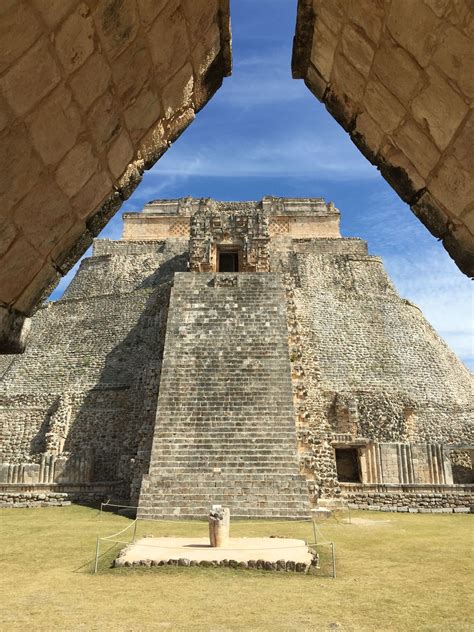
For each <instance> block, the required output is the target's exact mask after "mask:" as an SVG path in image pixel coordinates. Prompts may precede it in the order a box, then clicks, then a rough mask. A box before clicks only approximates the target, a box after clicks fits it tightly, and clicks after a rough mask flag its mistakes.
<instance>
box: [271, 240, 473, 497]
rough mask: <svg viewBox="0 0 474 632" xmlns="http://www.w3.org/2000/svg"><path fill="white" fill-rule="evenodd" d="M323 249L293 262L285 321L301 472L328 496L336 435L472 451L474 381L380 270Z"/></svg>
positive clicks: (375, 263)
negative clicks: (462, 446)
mask: <svg viewBox="0 0 474 632" xmlns="http://www.w3.org/2000/svg"><path fill="white" fill-rule="evenodd" d="M323 243H324V245H325V251H319V252H318V250H319V248H320V244H319V243H318V242H317V241H315V242H314V251H313V252H311V246H312V245H313V243H312V242H310V243H309V244H308V245H307V246H306V252H300V253H294V254H293V255H292V257H291V260H290V265H289V270H290V273H289V274H288V275H287V288H288V318H289V328H290V358H291V359H292V371H293V374H294V376H295V404H296V414H297V424H298V426H299V439H300V446H301V450H302V464H303V467H304V468H305V469H306V471H307V474H309V475H311V472H315V474H316V476H315V489H318V490H319V493H322V494H323V495H332V494H334V493H335V492H337V488H338V484H337V477H336V471H335V462H334V453H333V447H332V445H331V444H332V442H333V441H334V439H335V437H337V434H338V433H341V434H342V435H343V436H345V437H346V441H347V442H348V444H349V443H350V441H351V440H354V439H357V438H365V440H366V441H367V440H370V441H375V442H378V443H381V444H390V443H393V442H402V443H403V442H407V443H411V444H427V443H433V444H447V445H456V444H463V443H465V444H469V442H472V437H473V426H472V422H473V418H474V415H473V401H472V377H471V374H470V373H469V371H468V370H467V369H466V368H465V367H464V365H463V364H462V363H461V362H460V361H459V360H458V358H457V357H456V356H455V355H454V354H453V353H452V352H451V351H450V349H449V348H448V347H447V345H446V344H445V343H444V342H443V341H442V340H441V339H440V338H439V336H438V335H437V334H436V333H435V331H434V330H433V329H432V327H431V326H430V325H429V324H428V323H427V322H426V320H425V319H424V317H423V315H422V313H421V312H420V310H419V309H418V308H417V307H416V306H415V305H413V304H411V303H410V302H409V301H406V300H404V299H401V298H400V297H399V296H398V295H397V294H396V292H395V290H394V288H393V286H392V284H391V283H390V281H389V279H388V277H387V275H386V274H385V272H384V269H383V265H382V262H381V260H380V259H379V258H377V257H369V256H367V255H366V254H363V253H362V252H358V253H355V252H353V254H349V252H348V253H347V254H345V253H342V252H341V251H340V250H339V251H334V253H331V251H330V247H331V244H332V243H336V244H338V245H340V246H342V247H344V245H345V244H346V243H347V242H346V240H338V241H336V240H327V241H325V242H323ZM321 245H322V244H321ZM283 263H284V261H283ZM423 449H424V448H423ZM397 467H398V465H397ZM426 467H428V466H426ZM385 476H386V477H387V482H392V481H390V480H389V473H388V470H387V471H386V472H385ZM397 480H398V479H397ZM379 482H380V480H379ZM393 482H395V480H394V481H393ZM400 482H404V481H402V480H400ZM414 482H415V481H414ZM416 482H418V481H416ZM425 482H428V481H425ZM431 482H436V479H433V481H431ZM439 482H444V481H441V480H440V481H439Z"/></svg>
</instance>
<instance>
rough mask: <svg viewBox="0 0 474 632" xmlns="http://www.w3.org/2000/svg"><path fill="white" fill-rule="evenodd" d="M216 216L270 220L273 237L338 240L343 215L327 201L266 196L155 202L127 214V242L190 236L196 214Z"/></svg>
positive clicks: (125, 216) (125, 227)
mask: <svg viewBox="0 0 474 632" xmlns="http://www.w3.org/2000/svg"><path fill="white" fill-rule="evenodd" d="M198 212H199V213H208V214H212V215H214V216H215V217H217V216H218V215H222V216H223V217H228V216H230V215H234V216H236V217H244V216H254V215H255V214H258V213H261V214H262V215H263V216H265V217H266V218H268V232H269V236H270V237H274V236H277V235H287V236H288V237H291V238H306V239H317V238H325V237H326V238H338V237H340V236H341V234H340V231H339V218H340V213H339V211H338V209H337V208H336V207H335V206H334V204H333V203H332V202H326V201H325V200H324V199H323V198H280V197H273V196H265V197H264V198H262V200H260V201H258V202H255V201H245V202H225V201H224V202H221V201H216V200H212V199H210V198H192V197H185V198H179V199H174V200H154V201H152V202H149V203H148V204H146V205H145V208H144V209H143V211H142V212H141V213H124V214H123V223H124V229H123V237H122V238H123V239H124V240H131V241H134V240H155V239H166V238H167V237H189V236H190V224H191V218H192V217H193V216H194V215H195V214H196V213H198Z"/></svg>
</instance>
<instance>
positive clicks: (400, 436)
mask: <svg viewBox="0 0 474 632" xmlns="http://www.w3.org/2000/svg"><path fill="white" fill-rule="evenodd" d="M338 215H339V214H338V211H337V209H335V208H334V206H333V205H331V204H326V203H325V202H324V201H323V200H321V199H313V200H307V199H301V200H295V199H288V200H283V199H279V198H271V197H268V198H264V199H263V200H262V201H261V202H221V203H217V202H214V201H212V200H193V199H191V198H184V199H181V200H164V201H161V202H160V201H155V202H152V203H150V204H149V205H147V207H146V208H145V210H144V212H143V213H137V214H126V215H125V229H124V234H125V237H124V239H122V240H119V241H109V240H96V241H95V243H94V250H93V255H92V257H90V258H89V259H86V260H84V261H83V262H82V264H81V266H80V269H79V272H78V274H77V275H76V277H75V279H74V280H73V282H72V283H71V285H70V287H69V288H68V290H67V292H66V294H65V295H64V297H63V298H62V299H61V300H60V301H58V302H57V303H52V304H47V305H44V306H43V307H42V308H41V309H40V310H39V311H38V312H37V313H36V314H35V316H34V317H33V318H32V319H31V327H32V333H31V344H30V345H29V346H28V347H27V349H26V351H25V353H24V354H23V355H22V356H18V357H8V356H0V384H1V395H0V422H1V426H2V428H1V438H2V439H1V443H0V459H1V461H0V493H2V494H6V495H7V497H8V498H11V499H16V498H18V497H17V496H15V494H19V493H22V494H23V493H36V491H37V489H39V488H41V490H44V489H47V491H48V492H54V491H55V490H56V491H58V490H59V488H60V491H61V492H62V493H63V492H64V493H68V494H70V497H73V498H75V499H77V498H79V497H81V495H82V497H83V498H84V499H87V498H90V497H91V496H90V495H91V494H100V493H103V495H110V494H113V495H115V496H119V497H120V498H123V499H126V500H127V501H129V502H130V503H132V504H134V505H136V504H137V503H138V500H139V498H140V509H139V514H141V515H143V516H146V515H148V516H154V517H189V516H193V517H194V516H201V517H204V516H206V515H207V513H208V511H209V507H210V506H211V505H212V504H222V505H223V506H226V507H227V506H228V507H230V508H231V513H232V515H235V516H239V515H241V516H250V515H252V516H266V517H277V516H284V517H298V516H303V515H308V504H307V499H308V493H309V498H310V500H311V501H312V502H313V503H316V502H317V501H318V499H320V498H322V499H333V500H334V499H338V498H342V499H344V498H345V499H349V500H350V501H351V502H352V503H353V504H355V505H357V506H361V507H362V506H363V507H365V506H368V505H370V506H371V507H373V508H377V507H378V508H380V507H385V508H387V507H389V508H391V509H393V508H394V507H395V508H397V507H400V508H401V509H400V511H402V510H403V511H404V510H405V509H404V508H406V507H408V508H410V510H415V509H416V508H417V507H419V508H420V509H423V510H428V509H442V508H443V509H450V510H453V509H454V508H456V509H459V510H461V509H463V508H465V507H468V506H469V504H470V503H471V502H472V483H473V478H472V448H473V443H474V436H473V430H472V421H473V405H472V376H471V374H470V373H469V371H468V370H467V369H466V368H465V367H464V366H463V365H462V363H461V362H460V361H459V360H458V359H457V358H456V356H455V355H454V354H453V353H452V352H451V351H450V350H449V348H448V347H447V346H446V344H445V343H444V342H443V341H442V340H441V339H440V338H439V336H438V335H437V334H436V333H435V331H434V330H433V329H432V328H431V327H430V325H429V324H428V323H427V322H426V320H425V319H424V318H423V315H422V313H421V312H420V310H419V309H418V308H417V307H416V306H415V305H413V304H412V303H410V302H409V301H407V300H404V299H402V298H400V297H399V296H398V294H397V293H396V291H395V289H394V287H393V285H392V284H391V282H390V280H389V279H388V277H387V275H386V273H385V272H384V269H383V265H382V262H381V260H380V259H379V258H378V257H374V256H369V255H368V254H367V245H366V244H365V242H363V241H361V240H359V239H352V238H351V239H347V238H341V237H340V236H339V234H338V231H337V225H338ZM302 232H305V234H306V235H307V236H306V237H301V233H302ZM328 233H329V234H330V235H331V236H329V237H328V236H327V235H328ZM147 235H148V237H149V239H147ZM157 235H161V238H159V239H157ZM221 248H224V250H225V249H228V248H233V249H235V250H236V252H238V257H237V259H238V261H240V262H243V264H244V265H243V267H244V270H245V267H246V266H253V268H252V269H251V270H253V271H249V270H248V268H247V271H243V272H242V271H238V270H236V271H234V272H218V271H216V268H217V266H218V265H219V263H218V262H219V257H218V253H219V252H220V249H221ZM216 253H217V254H216ZM190 268H192V269H194V270H197V271H194V272H193V271H190ZM203 268H204V269H205V271H204V272H202V271H199V270H201V269H203ZM255 270H261V271H260V272H257V271H255ZM170 297H171V298H170ZM340 451H343V452H342V454H343V455H346V457H347V456H349V457H350V458H349V460H348V459H347V458H346V459H345V460H344V459H343V460H342V461H341V458H340V457H341V452H340ZM344 451H345V452H344ZM338 454H339V457H338ZM338 459H339V460H338ZM351 459H353V462H354V463H355V464H356V466H355V470H354V472H351V469H350V468H349V470H348V469H347V464H348V463H349V465H350V463H351V462H352V461H351ZM341 463H343V464H344V468H342V465H341ZM338 468H339V469H338ZM352 474H353V475H354V480H352V479H350V480H347V476H349V478H350V476H351V475H352ZM305 479H306V480H305ZM45 486H46V487H45ZM40 493H43V491H41V492H40ZM368 499H373V500H372V501H370V502H369V500H368ZM382 499H386V500H382ZM25 502H26V501H25ZM397 510H398V509H397Z"/></svg>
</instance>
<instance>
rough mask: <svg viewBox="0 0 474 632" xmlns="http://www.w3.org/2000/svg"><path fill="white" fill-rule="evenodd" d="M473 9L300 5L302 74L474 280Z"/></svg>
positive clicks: (405, 1)
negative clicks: (473, 151)
mask: <svg viewBox="0 0 474 632" xmlns="http://www.w3.org/2000/svg"><path fill="white" fill-rule="evenodd" d="M473 65H474V8H473V6H472V3H469V2H458V1H457V0H441V1H437V2H435V1H431V0H396V1H395V0H394V1H392V2H384V1H383V0H357V1H353V2H352V1H351V2H346V1H345V0H299V3H298V21H297V27H296V36H295V41H294V50H293V76H294V77H295V78H298V79H304V80H305V83H306V85H307V86H308V88H309V89H310V90H311V91H312V92H313V93H314V95H315V96H316V97H317V98H318V99H319V100H320V101H322V102H323V103H324V104H325V106H326V108H327V109H328V111H329V112H330V113H331V114H332V115H333V116H334V118H335V119H336V120H337V121H338V122H339V123H340V124H341V125H342V127H343V128H344V129H345V130H346V131H347V132H348V133H349V134H350V137H351V139H352V141H353V142H354V143H355V144H356V145H357V147H358V148H359V149H360V150H361V151H362V153H363V154H364V156H366V158H368V160H370V162H372V163H373V164H374V165H376V166H377V167H378V168H379V170H380V172H381V173H382V175H383V176H384V178H385V179H386V180H387V181H388V182H389V183H390V184H391V185H392V186H393V187H394V189H395V190H396V191H397V193H398V194H399V195H400V197H401V198H402V199H403V200H404V201H405V202H407V203H408V204H410V206H411V208H412V211H413V212H414V213H415V215H417V217H418V218H419V219H420V220H421V221H422V222H423V223H424V224H425V225H426V226H427V228H428V229H429V230H430V231H431V233H432V234H433V235H435V236H436V237H438V238H441V239H442V240H443V243H444V246H445V248H446V249H447V251H448V252H449V253H450V255H451V256H452V257H453V259H454V260H455V261H456V263H457V265H458V266H459V268H460V269H461V270H462V271H463V272H464V273H465V274H468V275H470V276H474V184H473V182H474V163H473V160H472V147H473V145H474V73H473V71H472V68H473Z"/></svg>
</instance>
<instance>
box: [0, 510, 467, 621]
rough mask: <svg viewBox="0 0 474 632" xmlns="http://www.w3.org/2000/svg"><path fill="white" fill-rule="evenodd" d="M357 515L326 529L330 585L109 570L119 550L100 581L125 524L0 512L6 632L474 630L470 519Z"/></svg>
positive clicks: (240, 529)
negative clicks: (100, 542) (114, 537)
mask: <svg viewBox="0 0 474 632" xmlns="http://www.w3.org/2000/svg"><path fill="white" fill-rule="evenodd" d="M353 516H355V517H358V518H364V519H369V520H370V521H371V523H370V524H369V525H366V524H340V523H337V522H336V521H332V520H331V521H326V522H322V523H321V524H320V527H321V531H322V535H323V537H324V538H325V539H328V540H334V541H335V543H336V546H337V558H338V559H337V571H338V578H337V579H336V580H333V579H330V578H329V577H326V576H321V575H308V576H305V575H300V574H289V573H270V572H265V571H246V570H232V569H229V568H218V569H204V568H181V567H158V568H151V569H142V568H140V569H139V568H135V569H111V568H110V566H109V563H110V561H111V560H112V559H113V557H114V553H115V551H109V553H108V554H105V555H104V556H103V557H102V559H101V564H100V568H99V573H98V574H97V575H92V574H91V573H90V571H91V567H92V559H93V556H94V550H95V542H96V536H97V534H100V535H102V536H105V535H110V534H111V533H113V532H114V531H118V530H119V529H121V528H124V527H125V526H127V524H129V523H130V521H129V520H128V519H127V518H124V517H120V516H115V515H112V514H105V515H103V516H102V517H101V518H99V517H98V516H97V512H96V511H95V510H93V509H88V508H84V507H79V506H72V507H58V508H47V509H15V510H2V511H1V512H0V542H1V551H2V553H1V573H0V595H1V597H0V601H1V604H0V628H1V629H2V630H29V631H33V632H36V631H37V630H85V631H89V630H114V631H115V630H117V631H121V630H127V631H135V630H137V631H138V630H140V631H143V630H145V631H146V630H210V631H211V630H212V631H213V632H217V631H224V630H252V631H253V630H271V631H276V630H299V631H301V630H316V631H318V630H328V629H339V630H377V631H379V630H409V631H410V632H411V631H414V630H416V631H418V630H443V631H446V630H456V631H462V630H466V631H467V630H471V631H472V630H474V616H473V610H472V605H471V602H472V600H471V589H472V578H473V564H472V543H473V540H472V524H473V522H472V520H473V516H469V515H448V514H444V515H430V514H422V515H416V514H415V515H407V514H390V513H383V514H378V513H367V512H358V513H357V512H355V513H353ZM387 521H388V522H387ZM231 529H232V535H234V536H245V535H246V536H256V535H288V536H290V535H291V536H294V537H303V538H305V539H310V537H311V530H310V527H309V526H308V525H307V524H300V523H293V524H292V523H285V524H282V523H279V524H275V523H272V522H247V521H245V522H240V521H239V522H237V521H234V522H233V523H232V525H231ZM205 533H206V525H205V524H202V523H193V522H186V523H184V522H176V523H151V522H144V523H141V524H140V534H154V535H195V536H198V535H204V534H205ZM124 535H128V534H124ZM105 548H106V547H103V550H105ZM326 561H327V560H326ZM324 568H325V565H324V564H323V570H324Z"/></svg>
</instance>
